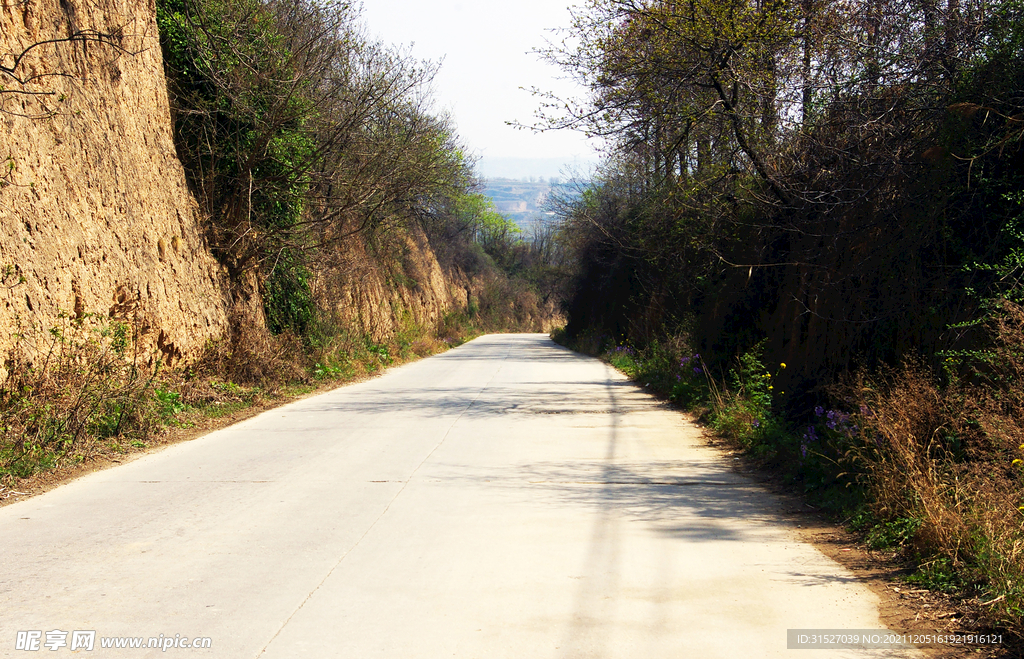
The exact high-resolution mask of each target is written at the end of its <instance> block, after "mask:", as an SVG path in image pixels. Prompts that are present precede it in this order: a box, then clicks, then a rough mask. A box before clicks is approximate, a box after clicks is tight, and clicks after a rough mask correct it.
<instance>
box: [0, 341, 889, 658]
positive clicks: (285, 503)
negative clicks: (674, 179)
mask: <svg viewBox="0 0 1024 659" xmlns="http://www.w3.org/2000/svg"><path fill="white" fill-rule="evenodd" d="M775 511H776V504H775V503H774V502H773V501H772V499H771V498H770V497H769V496H767V495H766V494H764V493H763V492H762V491H760V490H759V489H758V487H756V486H755V485H753V484H752V483H750V482H748V481H747V480H745V479H744V478H742V477H741V476H738V475H736V474H733V473H731V472H730V471H729V469H728V468H727V466H726V465H724V464H723V462H722V460H721V458H719V457H718V456H717V455H716V454H715V453H714V452H713V451H712V450H710V449H707V448H704V447H702V445H701V440H700V436H699V431H698V430H697V429H695V428H694V427H693V426H691V425H690V424H689V423H688V422H687V421H686V419H685V418H684V417H683V416H681V415H680V414H678V413H676V412H673V411H671V410H668V409H666V408H664V407H663V406H661V405H659V404H658V402H657V401H655V400H654V399H652V398H651V397H649V396H647V395H646V394H644V393H643V392H642V391H640V390H639V389H637V388H636V387H634V386H633V385H632V384H630V383H628V382H627V381H625V380H624V379H623V378H622V377H621V376H620V375H618V374H617V373H615V372H614V371H613V370H612V369H610V368H609V367H607V366H606V365H604V364H602V363H601V362H599V361H596V360H593V359H589V358H585V357H581V356H579V355H576V354H574V353H571V352H569V351H567V350H565V349H562V348H560V347H558V346H556V345H554V344H553V343H552V342H551V341H550V340H549V339H547V338H546V337H545V336H542V335H535V334H518V335H516V334H513V335H495V336H486V337H482V338H480V339H477V340H475V341H472V342H470V343H468V344H466V345H464V346H462V347H460V348H458V349H456V350H452V351H450V352H448V353H446V354H444V355H440V356H438V357H434V358H431V359H426V360H423V361H420V362H417V363H413V364H409V365H406V366H402V367H400V368H395V369H392V370H390V371H388V372H387V373H386V374H385V375H384V376H382V377H380V378H377V379H375V380H371V381H367V382H363V383H360V384H355V385H351V386H347V387H343V388H341V389H338V390H335V391H333V392H330V393H327V394H323V395H320V396H316V397H313V398H308V399H306V400H303V401H300V402H296V403H293V404H291V405H288V406H285V407H281V408H278V409H275V410H272V411H269V412H266V413H264V414H262V415H260V416H258V417H254V418H252V419H249V420H247V421H245V422H243V423H240V424H238V425H236V426H233V427H231V428H227V429H225V430H221V431H218V432H215V433H212V434H210V435H207V436H205V437H201V438H199V439H196V440H194V441H191V442H188V443H184V444H179V445H176V446H173V447H170V448H168V449H166V450H163V451H160V452H158V453H154V454H151V455H148V456H145V457H143V458H141V459H139V460H136V461H134V462H132V463H130V464H127V465H124V466H121V467H118V468H116V469H110V470H107V471H103V472H98V473H94V474H91V475H89V476H86V477H84V478H81V479H79V480H77V481H75V482H73V483H71V484H69V485H66V486H64V487H61V488H59V489H57V490H54V491H52V492H49V493H47V494H45V495H42V496H39V497H36V498H33V499H30V500H27V501H23V502H20V503H17V504H14V505H11V506H8V507H6V508H3V509H0V656H11V657H29V656H64V655H65V654H67V653H66V650H67V648H62V649H61V650H59V651H57V652H51V651H49V650H47V649H46V648H43V649H42V650H41V651H40V652H39V653H31V652H22V651H17V650H15V649H14V648H15V644H16V635H17V631H19V630H20V631H29V630H36V631H44V632H45V631H51V630H55V629H56V630H61V631H78V630H81V631H88V630H94V631H96V632H97V640H96V641H95V647H96V649H95V650H94V651H93V652H91V653H90V652H87V651H86V652H81V653H79V654H77V655H75V656H86V657H87V656H100V657H121V656H124V657H143V656H166V657H171V656H175V655H182V656H196V655H201V656H210V657H218V658H221V657H224V658H234V657H243V658H250V657H266V658H268V659H269V658H281V659H296V658H298V657H316V658H318V659H323V658H330V657H346V658H354V659H369V658H372V657H387V658H395V659H411V658H418V657H426V658H435V657H459V658H470V657H479V658H482V659H493V658H501V657H509V658H513V657H514V658H516V659H521V658H527V657H529V658H531V659H534V658H541V657H552V658H556V657H558V658H570V657H601V658H612V657H644V658H662V657H664V658H677V657H768V656H792V655H793V654H794V652H795V653H796V654H799V656H800V657H801V659H806V658H808V657H813V656H822V657H829V659H836V658H837V657H843V656H857V657H863V656H874V655H872V654H871V653H864V652H851V653H849V654H846V653H844V652H841V651H788V652H787V650H786V630H787V629H790V628H878V627H880V623H879V621H878V617H877V612H876V605H877V601H876V598H875V597H874V596H873V595H872V594H871V593H870V591H869V590H868V589H867V588H865V587H863V586H862V585H860V584H859V583H858V582H857V580H856V579H855V578H854V577H853V576H852V575H851V574H850V573H848V572H846V571H845V570H843V569H842V568H841V567H840V566H838V565H836V564H835V563H833V562H831V561H830V560H828V559H827V558H826V557H824V556H823V555H822V554H820V553H819V552H818V551H816V550H815V549H814V548H813V547H811V546H809V545H806V544H802V543H801V542H800V541H799V539H798V538H797V537H796V536H795V535H794V534H793V533H792V532H791V530H790V529H789V528H787V526H786V524H785V523H784V522H782V521H780V519H779V518H778V517H777V516H776V512H775ZM160 634H163V635H164V637H165V638H173V637H174V635H175V634H179V635H180V636H179V638H180V637H187V638H190V639H191V638H192V637H197V636H200V637H209V638H211V639H212V649H210V650H205V651H204V650H199V651H189V650H184V649H174V648H170V649H168V650H167V651H166V652H163V651H158V650H146V649H141V650H140V649H136V650H121V651H115V650H101V649H100V647H99V645H100V640H99V638H100V637H115V636H131V637H146V638H147V639H148V637H159V635H160ZM42 640H43V641H44V642H45V640H46V639H45V637H43V639H42ZM67 640H68V642H69V643H70V641H71V640H72V637H71V635H70V634H69V635H68V637H67ZM68 656H70V655H68ZM877 656H894V654H893V652H891V651H889V652H885V653H882V652H879V653H878V654H877Z"/></svg>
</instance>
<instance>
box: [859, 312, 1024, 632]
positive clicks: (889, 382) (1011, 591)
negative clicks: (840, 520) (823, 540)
mask: <svg viewBox="0 0 1024 659" xmlns="http://www.w3.org/2000/svg"><path fill="white" fill-rule="evenodd" d="M991 331H992V336H993V343H992V349H991V350H990V351H986V352H984V353H980V352H979V353H974V354H973V355H964V356H962V357H959V358H957V357H951V358H949V359H947V361H946V371H947V378H946V382H945V383H944V384H940V382H939V378H937V377H936V375H935V374H934V373H931V372H929V370H928V369H927V368H925V367H924V366H923V365H922V364H921V363H920V362H916V361H908V362H906V363H905V364H904V365H903V366H902V367H901V368H899V369H893V370H890V371H888V372H884V373H882V374H880V375H877V376H874V377H872V378H868V377H865V376H860V377H859V378H858V379H857V380H855V381H854V382H852V383H849V384H848V385H847V386H846V387H845V395H846V397H847V400H852V401H854V402H856V404H857V405H858V406H859V407H860V410H861V413H860V414H859V415H857V420H858V423H859V424H860V426H861V428H862V437H864V438H865V440H866V441H865V442H864V443H863V444H862V445H861V446H860V447H859V448H858V449H857V450H856V452H855V454H854V455H853V456H852V457H854V458H855V460H856V461H857V463H859V465H861V466H862V468H863V469H865V473H866V478H865V484H866V485H867V487H868V490H869V492H870V505H871V508H872V511H873V513H874V514H875V516H876V518H878V519H881V520H896V519H904V520H914V522H915V524H914V526H915V527H916V530H915V531H914V532H913V534H912V537H911V538H910V541H911V542H910V547H912V548H913V550H914V551H915V552H916V553H917V555H918V556H919V557H920V558H921V559H922V560H924V561H934V560H943V561H945V562H946V563H948V564H950V565H951V566H952V567H953V568H954V569H955V570H956V571H957V573H958V574H959V576H960V583H961V585H962V586H963V591H962V592H963V594H965V595H966V596H968V597H970V598H973V600H974V603H975V605H976V609H975V610H976V613H977V618H978V620H979V622H984V623H990V624H996V625H1003V626H1006V627H1008V628H1009V629H1010V630H1011V631H1013V632H1015V633H1017V634H1022V633H1024V553H1022V552H1024V510H1022V506H1024V469H1022V467H1024V462H1021V460H1024V448H1022V444H1024V432H1022V428H1021V420H1022V419H1024V359H1022V354H1021V353H1022V346H1024V310H1022V309H1021V308H1020V307H1017V306H1015V305H1010V304H1006V305H1004V306H1003V308H1002V310H1001V313H1000V315H999V317H998V318H997V319H996V320H995V321H993V322H992V324H991ZM972 357H973V358H972Z"/></svg>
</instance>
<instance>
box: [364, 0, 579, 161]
mask: <svg viewBox="0 0 1024 659" xmlns="http://www.w3.org/2000/svg"><path fill="white" fill-rule="evenodd" d="M569 2H570V0H560V1H558V0H556V2H551V0H518V1H517V2H495V1H494V0H490V1H484V0H363V12H362V22H363V24H364V25H365V26H366V29H367V32H368V34H369V35H370V36H371V37H376V38H378V39H380V40H381V41H383V42H385V43H389V44H392V45H396V46H406V47H408V46H409V45H410V44H412V46H411V55H412V56H413V57H415V58H417V59H426V60H431V61H435V62H436V61H441V69H440V71H439V72H438V75H437V77H436V78H435V80H434V85H433V88H434V97H435V103H436V104H437V107H438V109H439V110H447V111H449V112H450V113H451V115H452V118H453V119H454V121H455V123H456V125H457V126H458V132H459V135H460V136H461V137H462V139H463V141H465V142H466V144H467V146H468V147H469V151H470V153H471V154H474V155H476V156H478V157H479V158H480V164H479V166H478V169H479V170H480V171H481V173H482V174H483V175H484V176H511V177H524V176H532V175H536V176H555V175H557V174H558V170H559V169H560V168H561V163H563V162H564V163H566V164H573V163H574V164H575V165H576V166H577V167H586V166H587V165H588V164H589V163H591V162H593V161H595V160H596V159H597V154H596V152H595V150H594V148H593V146H592V145H591V143H588V141H587V140H586V138H585V137H584V136H583V135H582V134H581V133H579V132H576V131H568V130H559V131H547V132H544V133H535V132H532V131H528V130H517V129H515V128H513V127H511V126H508V125H506V123H505V122H507V121H518V122H520V123H523V124H528V125H531V124H533V123H535V121H536V120H535V116H534V115H535V112H536V111H537V109H538V108H539V107H540V99H538V98H535V97H533V96H532V95H531V94H530V92H529V91H526V89H529V88H530V87H537V88H540V89H542V90H545V91H552V92H555V93H556V94H558V95H559V96H561V97H566V96H581V95H582V93H583V90H582V89H581V88H579V87H578V86H576V84H575V83H574V82H572V81H571V80H567V79H565V74H564V72H562V71H561V70H559V69H558V68H557V67H555V66H553V65H550V64H548V63H546V62H543V61H542V60H541V59H540V57H539V56H538V55H536V54H534V53H533V52H532V50H533V49H534V48H542V47H544V45H545V40H550V41H552V42H555V41H558V40H559V35H557V34H554V33H552V32H551V30H552V29H553V28H560V27H567V26H568V25H569V22H570V15H569V8H568V7H569ZM522 88H526V89H522ZM530 161H535V162H530ZM519 170H522V171H521V173H515V172H518V171H519ZM533 170H536V171H533ZM540 170H544V171H540Z"/></svg>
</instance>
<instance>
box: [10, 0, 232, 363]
mask: <svg viewBox="0 0 1024 659" xmlns="http://www.w3.org/2000/svg"><path fill="white" fill-rule="evenodd" d="M100 35H103V36H100ZM69 38H71V41H57V42H55V43H43V42H47V41H52V40H66V39H69ZM34 44H39V45H35V46H33V45H34ZM26 51H27V52H26ZM22 53H24V55H22ZM19 56H21V59H20V60H19V59H18V58H19ZM0 66H3V67H5V69H7V71H6V72H4V71H0V167H2V169H0V186H2V187H0V268H2V269H3V272H4V277H3V285H2V286H0V353H2V354H8V353H9V352H10V349H11V347H12V346H13V345H14V343H15V341H17V340H18V339H17V334H18V333H19V332H26V331H31V330H32V328H35V330H36V331H37V332H38V331H40V330H42V331H43V332H45V331H46V330H48V328H50V327H57V326H60V325H61V324H62V323H67V322H68V320H67V319H62V318H61V316H62V315H64V316H70V317H72V318H76V317H77V318H81V319H83V321H84V322H87V323H91V324H94V325H95V324H99V323H100V322H101V320H100V319H120V320H127V321H132V322H134V323H135V324H136V326H137V328H138V330H139V332H140V335H141V337H142V343H143V345H144V346H145V349H146V350H147V351H149V352H150V354H153V355H158V356H160V357H161V358H162V359H163V360H164V361H165V363H166V362H168V361H171V362H173V361H176V360H180V359H182V358H188V357H189V356H190V355H193V354H195V353H196V352H197V351H198V350H199V349H201V348H202V346H203V345H204V344H205V342H206V341H207V340H208V339H210V338H216V337H219V336H221V335H223V334H224V332H225V330H226V327H227V313H228V300H227V295H226V291H227V287H226V279H225V275H224V273H223V272H222V269H221V268H220V266H219V265H218V264H217V262H216V261H215V259H214V258H213V257H212V256H211V254H210V251H209V249H208V248H207V246H206V245H205V244H204V239H203V234H202V231H201V223H200V216H199V213H198V208H197V205H196V202H195V200H194V198H193V196H192V195H191V193H190V192H189V189H188V187H187V185H186V181H185V175H184V171H183V170H182V167H181V164H180V162H179V161H178V158H177V155H176V153H175V149H174V142H173V139H172V127H171V118H170V111H169V107H168V98H167V87H166V82H165V78H164V74H163V62H162V58H161V53H160V48H159V44H158V41H157V32H156V19H155V7H154V5H153V3H152V2H151V0H141V1H140V0H0ZM102 322H109V320H106V321H102ZM0 375H2V373H0Z"/></svg>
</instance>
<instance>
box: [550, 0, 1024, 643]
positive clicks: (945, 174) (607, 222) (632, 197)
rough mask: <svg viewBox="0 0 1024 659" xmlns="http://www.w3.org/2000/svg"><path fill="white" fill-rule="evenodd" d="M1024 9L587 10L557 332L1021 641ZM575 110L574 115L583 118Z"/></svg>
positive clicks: (676, 6)
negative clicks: (583, 145) (585, 170)
mask: <svg viewBox="0 0 1024 659" xmlns="http://www.w3.org/2000/svg"><path fill="white" fill-rule="evenodd" d="M1021 12H1022V5H1021V4H1020V3H1019V2H1018V1H1017V0H999V1H997V2H995V3H991V2H989V3H972V2H966V3H965V2H962V1H957V2H954V1H952V0H950V1H949V2H941V3H928V2H917V1H906V2H905V1H903V0H891V1H889V0H887V1H885V2H874V1H873V2H852V3H850V2H847V3H834V2H828V1H827V0H825V1H818V0H814V1H810V2H804V1H801V2H775V3H749V2H743V1H738V2H737V1H732V0H698V1H696V2H690V3H685V4H684V3H675V2H662V1H654V2H644V3H640V2H632V1H629V0H592V1H591V2H588V3H587V4H586V6H585V7H583V8H578V9H577V10H576V15H575V23H574V26H573V28H572V30H571V34H572V37H573V38H572V39H568V40H567V41H566V43H568V44H572V46H571V47H565V48H560V47H555V48H553V49H551V50H550V51H548V52H547V53H546V56H547V57H548V58H549V59H550V60H552V61H554V62H556V63H558V64H560V65H561V66H563V67H564V68H565V69H566V70H567V72H568V73H569V74H571V75H573V76H574V77H575V78H576V79H579V80H582V81H584V82H585V84H586V85H587V86H588V89H589V94H588V96H587V97H586V98H585V99H582V100H577V101H572V100H569V101H567V102H563V101H562V100H561V99H551V103H550V104H549V107H550V108H551V112H552V114H551V115H550V116H549V117H548V118H547V122H546V124H544V125H545V126H546V127H550V128H575V129H579V130H584V131H586V132H588V133H590V134H592V135H601V136H605V137H606V138H607V139H608V144H609V147H608V154H607V158H606V159H605V162H604V164H603V166H602V169H601V171H600V172H599V174H598V176H597V177H596V180H595V183H594V184H593V185H592V186H591V187H590V188H589V189H587V190H586V191H585V192H584V193H583V195H582V196H580V197H579V198H577V199H572V200H564V202H563V203H561V205H560V207H559V209H558V210H559V214H560V216H561V218H562V228H561V233H560V235H559V240H560V241H561V245H562V248H563V249H564V250H565V251H566V253H567V255H568V256H567V259H566V263H568V264H571V266H572V267H573V268H574V275H573V279H572V283H571V284H570V285H569V288H568V291H569V292H568V295H567V299H568V304H567V312H568V318H569V323H568V326H567V327H566V330H565V332H564V334H563V335H562V337H561V340H563V341H565V342H566V343H567V344H568V345H571V346H574V347H576V348H578V349H580V350H582V351H585V352H589V353H591V354H601V355H603V356H604V357H605V358H606V359H608V360H609V361H610V362H611V363H612V364H614V365H615V366H617V367H618V368H620V369H622V370H623V371H625V372H626V373H628V374H629V375H630V376H631V377H633V378H635V379H636V380H637V381H638V382H640V383H642V384H649V385H650V386H651V387H652V388H654V389H656V390H658V391H660V392H661V393H662V394H663V395H665V396H668V397H670V398H672V399H673V400H675V401H677V402H678V403H679V404H681V405H683V406H685V407H687V408H689V409H691V410H693V411H694V412H695V413H696V414H697V415H698V416H700V417H702V418H703V419H704V420H705V421H706V422H707V423H708V425H710V426H711V427H712V428H713V429H714V430H715V431H716V432H718V433H719V434H721V435H723V436H725V437H727V438H729V439H730V440H731V441H732V442H734V443H735V444H736V445H738V446H740V447H742V448H744V449H745V450H746V451H747V452H748V454H749V455H750V456H751V457H752V458H753V459H755V460H756V461H758V462H759V463H760V464H761V465H762V466H764V467H765V468H768V469H771V470H773V471H775V472H776V473H777V474H779V475H780V477H781V478H783V479H784V480H785V481H786V482H788V483H789V484H790V485H791V486H792V487H794V488H797V489H799V490H801V491H803V492H805V493H806V494H807V495H808V496H809V497H811V498H812V499H813V500H814V501H815V502H816V505H819V506H822V507H824V508H826V509H828V510H829V511H831V512H832V513H833V514H834V515H836V516H837V517H838V518H839V519H842V520H845V522H846V523H847V524H849V525H850V526H852V527H855V528H857V529H859V530H860V531H861V532H863V533H864V536H865V539H866V542H867V543H868V544H869V545H870V546H872V547H874V548H886V549H888V550H892V551H898V552H901V555H902V556H903V558H904V559H905V560H906V561H907V563H908V565H909V566H910V567H911V569H912V571H913V574H912V576H911V577H910V579H912V580H914V581H915V582H916V583H919V584H922V585H924V586H927V587H929V588H935V589H938V590H943V591H947V592H950V593H954V594H955V595H956V596H958V597H961V598H962V600H963V601H964V602H965V603H968V604H971V605H972V606H973V607H974V609H973V610H974V612H975V613H974V621H973V622H972V624H975V625H996V626H1000V627H1002V628H1003V629H1005V630H1008V631H1009V633H1012V634H1016V635H1018V636H1020V635H1022V634H1024V580H1022V577H1024V556H1022V553H1021V552H1022V548H1024V469H1022V467H1024V428H1022V426H1021V419H1022V418H1024V409H1022V407H1021V405H1022V402H1024V379H1022V378H1024V372H1022V371H1021V370H1020V369H1021V364H1022V362H1021V349H1022V348H1021V346H1022V345H1024V325H1022V323H1024V311H1022V307H1021V306H1020V304H1021V302H1022V301H1024V287H1022V284H1021V275H1022V269H1021V266H1022V263H1024V261H1022V259H1021V255H1022V254H1024V234H1022V233H1021V222H1022V220H1024V197H1022V195H1021V189H1022V187H1024V185H1022V184H1024V148H1022V147H1024V124H1022V117H1024V97H1022V96H1021V91H1020V90H1021V89H1024V30H1022V29H1021V27H1022V26H1024V21H1022V18H1024V16H1022V13H1021ZM566 108H567V109H566Z"/></svg>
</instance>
